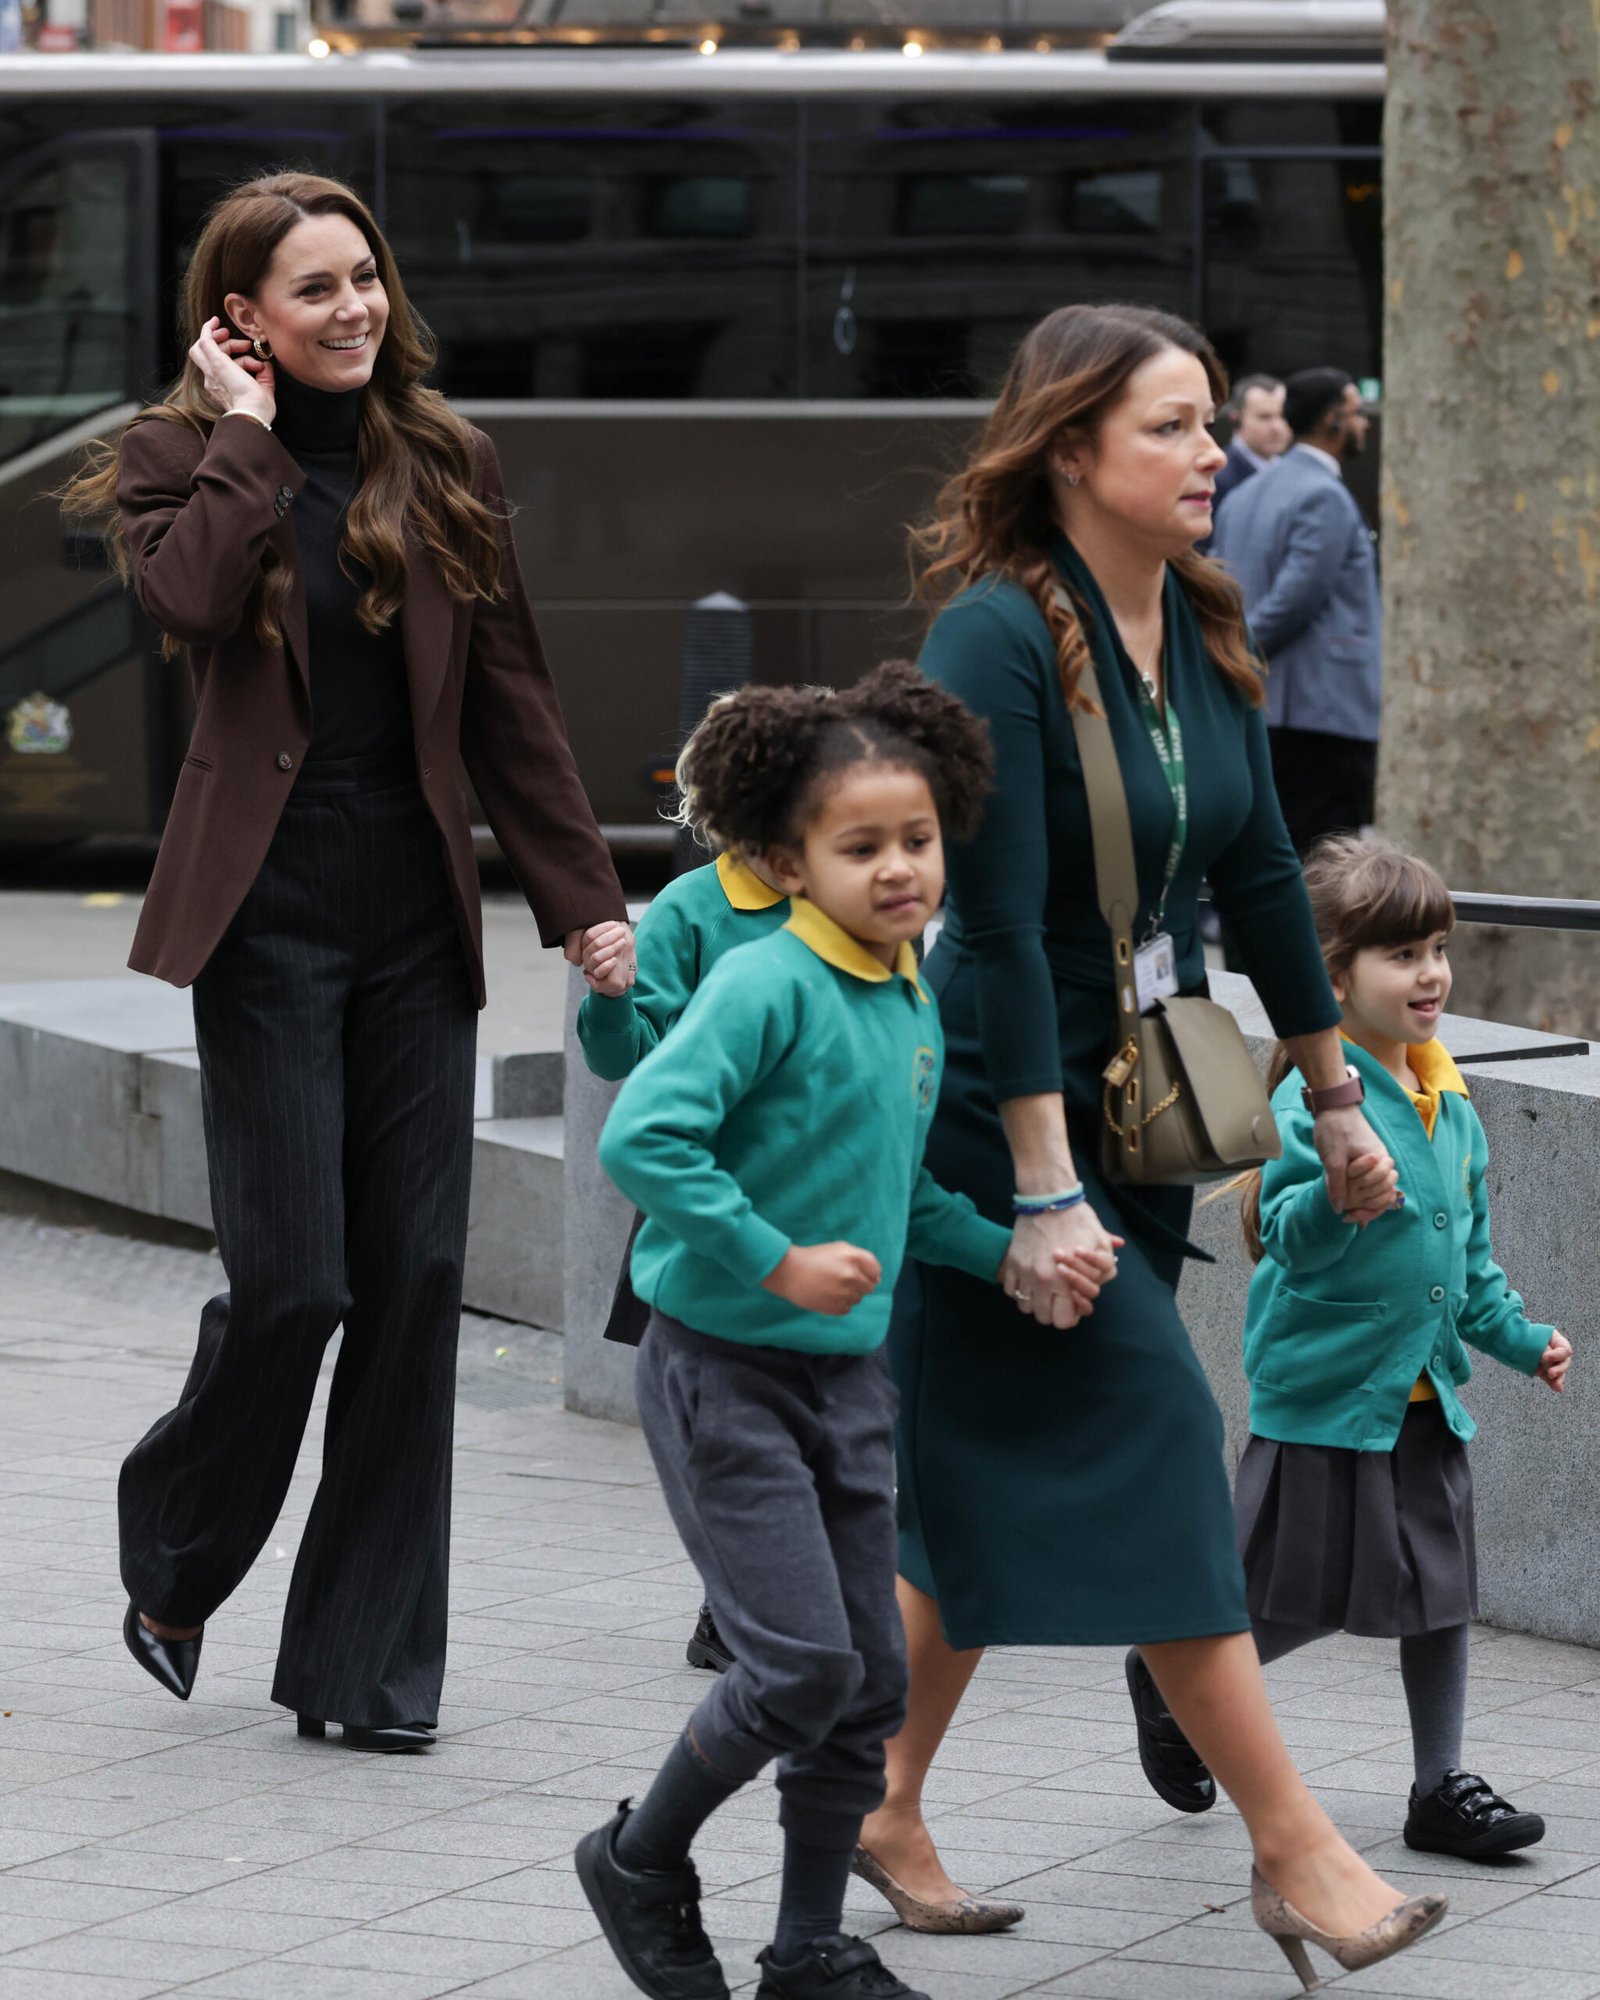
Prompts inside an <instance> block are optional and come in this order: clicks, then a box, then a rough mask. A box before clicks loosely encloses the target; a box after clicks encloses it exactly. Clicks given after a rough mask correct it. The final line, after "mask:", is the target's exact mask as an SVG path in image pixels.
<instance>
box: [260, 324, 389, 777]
mask: <svg viewBox="0 0 1600 2000" xmlns="http://www.w3.org/2000/svg"><path fill="white" fill-rule="evenodd" d="M276 372H277V390H276V401H277V406H278V407H277V415H276V416H275V417H274V418H273V423H272V428H273V431H274V433H275V435H276V436H277V438H278V441H279V442H280V443H281V444H282V445H284V446H285V448H286V449H287V450H288V452H289V454H290V456H291V457H292V458H293V459H294V461H295V463H296V464H297V465H298V466H299V467H300V469H301V471H302V472H304V474H305V475H306V483H305V485H304V486H303V487H302V488H301V489H300V494H299V497H298V498H297V499H296V501H295V504H294V536H295V546H296V548H297V549H298V551H299V555H300V573H301V576H302V578H303V579H304V582H305V592H306V627H307V631H308V633H309V635H310V641H311V660H310V675H311V748H310V750H309V752H308V753H307V759H306V761H307V762H308V763H321V762H323V761H324V760H325V759H327V758H332V757H370V756H381V755H385V754H401V755H408V754H410V752H411V748H412V734H411V699H410V694H409V691H408V689H407V686H406V658H405V648H404V646H403V644H402V642H401V637H400V620H399V618H398V617H396V618H395V619H394V620H393V621H392V622H391V623H390V624H389V626H388V627H387V628H386V629H385V630H384V631H382V632H369V631H368V630H367V628H366V627H365V626H364V625H363V624H362V623H361V621H360V619H359V618H357V616H356V605H357V604H358V603H359V602H360V598H361V593H362V591H363V590H364V589H365V588H366V585H367V581H368V578H367V572H366V571H365V570H364V569H363V568H362V567H361V566H360V565H359V564H352V567H353V568H354V569H355V571H356V578H357V579H359V580H354V579H352V578H351V577H349V576H347V575H346V574H345V572H344V571H343V570H342V569H341V568H340V567H339V543H340V540H341V539H342V537H343V535H344V516H345V509H346V507H347V506H348V505H349V504H350V496H351V494H352V493H353V492H354V491H355V484H356V440H357V437H358V435H359V432H360V428H361V400H362V396H363V395H364V393H365V392H364V391H363V390H361V389H347V390H342V391H339V392H330V391H329V390H326V389H311V388H308V387H307V386H306V385H305V383H303V382H297V381H296V380H295V379H294V377H293V376H292V375H290V374H288V373H287V372H286V371H285V369H284V367H283V364H282V363H281V362H280V363H279V364H278V368H277V371H276Z"/></svg>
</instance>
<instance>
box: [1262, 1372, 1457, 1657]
mask: <svg viewBox="0 0 1600 2000" xmlns="http://www.w3.org/2000/svg"><path fill="white" fill-rule="evenodd" d="M1234 1517H1235V1521H1236V1523H1237V1526H1238V1532H1239V1554H1240V1556H1241V1557H1242V1558H1243V1560H1244V1570H1245V1583H1246V1595H1247V1601H1248V1603H1249V1606H1250V1615H1251V1617H1252V1618H1269V1619H1272V1620H1273V1621H1274V1622H1276V1623H1281V1624H1285V1625H1318V1626H1327V1627H1331V1628H1332V1629H1334V1630H1343V1631H1346V1632H1355V1633H1358V1634H1360V1635H1361V1636H1362V1637H1365V1638H1371V1639H1397V1638H1400V1639H1408V1638H1411V1637H1412V1636H1413V1635H1414V1634H1416V1633H1419V1632H1436V1631H1439V1630H1441V1629H1442V1628H1443V1627H1445V1626H1447V1625H1462V1624H1465V1623H1467V1622H1468V1621H1469V1620H1471V1619H1473V1618H1476V1617H1477V1615H1478V1558H1477V1546H1476V1542H1475V1539H1474V1535H1473V1525H1472V1471H1471V1468H1470V1467H1469V1465H1468V1463H1467V1448H1466V1446H1465V1445H1464V1444H1463V1443H1462V1442H1461V1440H1460V1439H1459V1438H1458V1437H1457V1436H1456V1435H1455V1433H1454V1432H1453V1431H1452V1430H1451V1429H1450V1426H1449V1425H1448V1424H1447V1423H1446V1422H1445V1420H1444V1413H1443V1411H1442V1410H1441V1409H1440V1407H1439V1405H1438V1404H1437V1403H1436V1402H1425V1403H1412V1404H1409V1405H1408V1406H1407V1409H1406V1415H1405V1421H1404V1423H1403V1424H1402V1425H1401V1427H1400V1436H1399V1438H1398V1440H1397V1441H1396V1443H1395V1447H1394V1450H1393V1451H1346V1450H1342V1449H1340V1448H1338V1447H1336V1446H1333V1445H1320V1444H1278V1443H1275V1442H1273V1441H1272V1440H1271V1439H1269V1438H1260V1437H1252V1438H1251V1440H1250V1442H1249V1444H1248V1445H1247V1446H1246V1447H1245V1452H1244V1456H1243V1458H1242V1459H1241V1460H1240V1461H1239V1471H1238V1476H1237V1478H1236V1480H1235V1482H1234Z"/></svg>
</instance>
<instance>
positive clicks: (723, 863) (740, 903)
mask: <svg viewBox="0 0 1600 2000" xmlns="http://www.w3.org/2000/svg"><path fill="white" fill-rule="evenodd" d="M717 880H718V881H719V882H720V883H721V884H722V893H723V895H725V896H726V897H727V899H728V901H729V902H730V903H731V904H732V905H733V907H734V909H736V910H770V909H771V908H772V906H773V904H774V903H781V902H782V901H783V891H782V890H781V889H773V888H769V887H768V885H767V884H766V883H765V882H763V881H762V879H761V877H760V876H759V875H758V874H757V873H756V871H755V870H754V869H753V868H752V867H751V866H750V864H749V863H748V862H746V861H741V860H740V859H739V857H738V855H737V854H734V853H733V852H732V851H731V850H725V851H724V852H723V853H721V854H719V855H718V856H717Z"/></svg>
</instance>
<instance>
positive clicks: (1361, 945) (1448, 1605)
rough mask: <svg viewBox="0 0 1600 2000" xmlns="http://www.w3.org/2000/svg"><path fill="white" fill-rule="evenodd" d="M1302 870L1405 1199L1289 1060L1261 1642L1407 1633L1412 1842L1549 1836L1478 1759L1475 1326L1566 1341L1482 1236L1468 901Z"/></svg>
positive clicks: (1267, 1322) (1373, 876) (1509, 1344)
mask: <svg viewBox="0 0 1600 2000" xmlns="http://www.w3.org/2000/svg"><path fill="white" fill-rule="evenodd" d="M1306 886H1307V888H1308V889H1309V891H1310V895H1311V906H1312V911H1313V914H1314V916H1315V919H1316V924H1317V931H1318V935H1319V936H1320V938H1321V940H1322V948H1323V955H1324V957H1325V959H1326V961H1327V966H1328V972H1329V975H1330V977H1331V979H1332V982H1333V990H1334V993H1335V995H1336V996H1337V997H1338V1000H1339V1002H1340V1005H1341V1007H1342V1008H1343V1011H1344V1034H1345V1038H1346V1041H1347V1043H1348V1044H1349V1055H1350V1065H1351V1074H1352V1075H1353V1076H1356V1077H1359V1078H1360V1080H1361V1083H1362V1085H1363V1086H1364V1088H1365V1092H1366V1096H1365V1109H1366V1114H1367V1117H1368V1120H1369V1121H1370V1123H1371V1125H1372V1127H1373V1130H1374V1131H1375V1132H1376V1133H1377V1135H1378V1137H1379V1139H1380V1140H1381V1141H1382V1142H1383V1144H1384V1145H1385V1147H1387V1149H1388V1152H1389V1154H1390V1156H1391V1158H1392V1161H1393V1164H1392V1166H1391V1165H1390V1164H1389V1163H1388V1162H1377V1161H1369V1162H1368V1163H1367V1166H1368V1170H1369V1173H1375V1174H1377V1175H1378V1176H1379V1177H1381V1178H1383V1179H1385V1180H1386V1181H1387V1183H1388V1185H1390V1186H1394V1185H1395V1184H1396V1183H1398V1187H1399V1190H1400V1195H1401V1197H1402V1198H1401V1200H1400V1202H1399V1205H1398V1206H1396V1207H1395V1208H1393V1209H1392V1210H1391V1211H1390V1212H1389V1213H1387V1214H1384V1215H1381V1216H1380V1217H1379V1218H1378V1219H1377V1220H1376V1221H1375V1222H1372V1223H1370V1224H1369V1225H1368V1226H1367V1227H1365V1228H1357V1227H1356V1225H1355V1224H1354V1223H1351V1222H1347V1221H1346V1220H1345V1219H1344V1217H1343V1216H1341V1215H1338V1214H1336V1213H1335V1212H1334V1210H1333V1209H1332V1208H1330V1207H1329V1205H1328V1198H1327V1194H1326V1192H1325V1186H1326V1183H1325V1181H1324V1178H1323V1171H1322V1165H1321V1162H1320V1161H1319V1160H1318V1158H1317V1154H1316V1149H1315V1147H1314V1145H1313V1143H1312V1119H1311V1115H1310V1113H1309V1112H1308V1111H1307V1110H1306V1109H1305V1107H1304V1105H1303V1104H1302V1102H1301V1079H1300V1076H1299V1074H1298V1072H1295V1071H1291V1070H1289V1069H1288V1067H1287V1064H1286V1063H1285V1062H1284V1061H1283V1060H1282V1059H1281V1056H1280V1058H1279V1059H1278V1060H1277V1061H1276V1063H1275V1068H1274V1072H1273V1079H1272V1080H1273V1081H1274V1082H1275V1083H1276V1086H1277V1087H1276V1089H1275V1091H1274V1094H1273V1099H1272V1108H1273V1111H1274V1112H1275V1114H1276V1116H1277V1120H1278V1129H1279V1131H1280V1132H1281V1133H1282V1136H1283V1156H1282V1158H1281V1159H1279V1160H1275V1161H1270V1162H1269V1163H1268V1164H1267V1166H1266V1167H1265V1168H1264V1169H1263V1170H1262V1173H1261V1175H1260V1176H1259V1177H1254V1176H1252V1180H1253V1182H1254V1185H1253V1186H1251V1188H1250V1189H1249V1191H1248V1192H1247V1194H1246V1197H1245V1233H1246V1237H1247V1240H1248V1241H1249V1242H1250V1245H1251V1249H1252V1252H1253V1254H1254V1255H1255V1257H1256V1258H1257V1260H1258V1262H1257V1267H1256V1273H1255V1276H1254V1278H1253V1279H1252V1280H1251V1285H1250V1301H1249V1308H1248V1313H1247V1316H1246V1321H1245V1336H1244V1365H1245V1373H1246V1375H1247V1376H1248V1377H1249V1381H1250V1430H1251V1437H1250V1442H1249V1444H1248V1445H1247V1446H1246V1448H1245V1453H1244V1457H1243V1458H1242V1460H1241V1461H1240V1465H1239V1473H1238V1478H1237V1481H1236V1484H1235V1494H1234V1500H1235V1511H1236V1514H1237V1518H1238V1528H1239V1547H1240V1553H1241V1554H1242V1556H1243V1557H1244V1565H1245V1576H1246V1581H1247V1586H1248V1601H1249V1606H1250V1615H1251V1621H1252V1624H1253V1627H1254V1630H1255V1635H1256V1643H1257V1646H1258V1648H1259V1649H1260V1653H1261V1658H1262V1660H1263V1662H1266V1661H1269V1660H1275V1659H1279V1658H1281V1657H1282V1656H1283V1655H1284V1654H1285V1653H1288V1652H1290V1651H1292V1650H1293V1649H1294V1648H1296V1647H1298V1646H1303V1645H1306V1644H1307V1643H1308V1642H1309V1641H1311V1640H1313V1639H1320V1638H1323V1637H1325V1636H1326V1635H1327V1634H1328V1633H1330V1632H1334V1631H1339V1630H1343V1631H1346V1632H1355V1633H1361V1634H1365V1635H1367V1636H1369V1637H1379V1638H1397V1639H1398V1640H1399V1642H1400V1674H1401V1679H1402V1681H1403V1683H1404V1685H1405V1692H1406V1703H1407V1707H1408V1709H1409V1712H1410V1717H1411V1736H1412V1751H1413V1761H1414V1764H1415V1778H1416V1782H1415V1784H1414V1785H1413V1787H1412V1791H1411V1799H1410V1807H1409V1811H1408V1813H1407V1817H1406V1823H1405V1841H1406V1845H1407V1846H1408V1847H1413V1848H1420V1849H1422V1850H1424V1851H1426V1852H1429V1853H1434V1854H1455V1855H1460V1856H1462V1857H1463V1858H1464V1859H1467V1860H1486V1859H1488V1858H1490V1857H1492V1856H1495V1855H1500V1854H1507V1853H1509V1852H1511V1850H1512V1849H1514V1848H1519V1847H1529V1846H1531V1845H1533V1843H1534V1842H1536V1841H1538V1840H1541V1839H1543V1837H1544V1821H1543V1820H1542V1819H1541V1818H1540V1817H1539V1815H1538V1814H1537V1813H1531V1812H1519V1811H1517V1810H1516V1808H1515V1807H1514V1806H1512V1805H1510V1804H1508V1803H1507V1801H1506V1800H1505V1799H1502V1798H1500V1797H1499V1796H1497V1794H1496V1793H1495V1792H1494V1791H1493V1790H1492V1789H1491V1788H1490V1786H1489V1785H1488V1784H1486V1783H1485V1781H1484V1780H1483V1779H1482V1778H1480V1777H1477V1776H1475V1775H1474V1774H1473V1773H1471V1772H1468V1771H1464V1770H1463V1769H1462V1768H1461V1737H1462V1728H1463V1718H1464V1714H1465V1707H1466V1683H1467V1638H1468V1630H1469V1623H1470V1621H1471V1619H1473V1618H1474V1617H1475V1616H1476V1615H1477V1608H1478V1606H1477V1569H1476V1558H1475V1553H1474V1542H1473V1518H1472V1475H1471V1471H1470V1469H1469V1467H1468V1464H1467V1451H1466V1446H1467V1441H1468V1440H1469V1439H1470V1438H1471V1437H1472V1435H1473V1433H1474V1431H1475V1430H1476V1428H1477V1427H1476V1425H1475V1424H1474V1423H1473V1421H1472V1418H1471V1417H1470V1416H1469V1415H1468V1414H1467V1411H1466V1409H1465V1407H1464V1406H1463V1404H1462V1402H1461V1399H1460V1397H1459V1395H1458V1394H1457V1391H1458V1390H1459V1388H1460V1386H1461V1385H1462V1384H1463V1383H1464V1382H1465V1381H1466V1380H1467V1379H1468V1377H1469V1376H1470V1375H1471V1373H1472V1367H1471V1363H1470V1362H1469V1361H1468V1359H1467V1348H1468V1347H1469V1346H1471V1347H1475V1348H1477V1349H1478V1350H1479V1351H1480V1352H1481V1353H1484V1354H1488V1355H1491V1356H1492V1357H1493V1358H1494V1359H1495V1360H1497V1361H1501V1362H1504V1363H1505V1364H1506V1366H1507V1367H1510V1368H1517V1369H1520V1370H1521V1371H1522V1373H1524V1374H1526V1375H1536V1376H1538V1377H1539V1379H1540V1380H1541V1381H1543V1382H1545V1383H1546V1384H1547V1385H1548V1386H1549V1387H1550V1388H1551V1389H1555V1390H1558V1391H1559V1390H1560V1389H1561V1388H1562V1387H1563V1385H1564V1383H1565V1380H1566V1373H1567V1366H1568V1363H1569V1361H1570V1360H1571V1356H1572V1347H1571V1343H1570V1342H1569V1341H1568V1340H1567V1339H1566V1337H1565V1335H1563V1334H1561V1333H1558V1332H1557V1331H1556V1330H1555V1328H1554V1327H1549V1326H1540V1325H1536V1324H1534V1323H1533V1322H1531V1321H1530V1320H1529V1319H1528V1317H1527V1314H1526V1313H1525V1312H1524V1311H1523V1307H1522V1300H1521V1298H1520V1297H1519V1296H1518V1295H1517V1293H1516V1292H1514V1291H1513V1290H1512V1289H1511V1286H1510V1284H1509V1283H1508V1282H1507V1279H1506V1275H1505V1273H1504V1271H1502V1270H1501V1268H1500V1266H1499V1265H1498V1264H1497V1263H1496V1262H1495V1261H1494V1258H1493V1256H1492V1255H1491V1253H1490V1249H1489V1211H1488V1201H1487V1196H1486V1193H1485V1186H1484V1182H1485V1171H1486V1168H1487V1165H1488V1145H1487V1142H1486V1141H1485V1139H1484V1133H1483V1127H1482V1125H1481V1124H1480V1123H1479V1121H1478V1115H1477V1113H1476V1112H1475V1111H1474V1110H1473V1108H1472V1105H1471V1103H1470V1102H1469V1100H1468V1097H1467V1087H1466V1085H1465V1084H1464V1083H1463V1082H1462V1080H1461V1073H1460V1071H1459V1070H1458V1069H1457V1068H1456V1066H1455V1064H1454V1063H1453V1062H1452V1061H1451V1060H1450V1057H1449V1055H1448V1054H1447V1053H1446V1052H1445V1050H1444V1049H1443V1047H1442V1046H1441V1045H1440V1044H1439V1042H1438V1041H1437V1040H1436V1036H1437V1033H1438V1027H1439V1020H1440V1016H1441V1015H1442V1013H1443V1012H1444V1007H1445V1002H1446V1001H1447V1000H1448V999H1449V997H1450V983H1451V974H1450V961H1449V957H1448V946H1449V940H1450V933H1451V930H1452V928H1453V927H1454V924H1455V911H1454V909H1453V908H1452V906H1451V902H1450V895H1449V892H1448V890H1447V889H1446V888H1445V886H1444V883H1443V882H1442V881H1441V880H1440V878H1439V876H1438V875H1437V874H1436V873H1435V872H1434V870H1433V869H1432V868H1430V867H1428V865H1427V864H1426V863H1425V862H1422V861H1418V860H1415V859H1414V858H1413V857H1412V856H1410V855H1408V854H1403V853H1401V852H1400V851H1399V850H1398V849H1396V848H1394V847H1391V846H1389V845H1387V844H1386V843H1383V842H1380V841H1375V840H1359V839H1355V838H1353V837H1338V838H1334V839H1331V840H1327V841H1324V842H1323V843H1322V844H1321V845H1320V846H1319V847H1318V848H1317V849H1316V850H1315V852H1314V853H1313V855H1312V857H1311V860H1310V861H1309V863H1308V864H1307V867H1306Z"/></svg>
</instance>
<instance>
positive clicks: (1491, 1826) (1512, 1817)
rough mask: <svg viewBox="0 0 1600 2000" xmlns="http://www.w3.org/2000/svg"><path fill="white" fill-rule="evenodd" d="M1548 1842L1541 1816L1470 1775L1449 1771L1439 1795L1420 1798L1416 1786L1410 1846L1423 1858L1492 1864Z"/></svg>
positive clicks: (1407, 1839) (1409, 1827) (1408, 1820)
mask: <svg viewBox="0 0 1600 2000" xmlns="http://www.w3.org/2000/svg"><path fill="white" fill-rule="evenodd" d="M1543 1839H1544V1821H1543V1820H1542V1819H1541V1818H1540V1817H1539V1815H1538V1814H1537V1813H1531V1812H1518V1811H1517V1809H1516V1807H1515V1806H1514V1805H1512V1804H1510V1802H1509V1801H1508V1800H1506V1799H1503V1798H1501V1797H1500V1795H1499V1793H1498V1792H1494V1791H1491V1790H1490V1788H1489V1786H1488V1785H1487V1784H1486V1783H1485V1782H1484V1780H1483V1779H1482V1778H1477V1777H1474V1776H1473V1774H1472V1773H1471V1772H1470V1771H1446V1772H1445V1774H1444V1777H1443V1778H1442V1779H1441V1780H1440V1783H1439V1788H1438V1790H1437V1791H1434V1792H1429V1793H1428V1795H1427V1797H1426V1798H1420V1799H1419V1798H1418V1797H1417V1788H1416V1786H1415V1785H1413V1786H1412V1787H1411V1810H1410V1811H1409V1812H1408V1813H1407V1814H1406V1830H1405V1843H1406V1846H1407V1847H1415V1848H1417V1849H1418V1850H1419V1851H1420V1852H1421V1853H1423V1854H1457V1855H1459V1856H1460V1857H1461V1859H1462V1860H1463V1861H1487V1860H1489V1859H1490V1858H1491V1857H1492V1856H1494V1855H1496V1854H1510V1853H1512V1852H1513V1850H1514V1849H1516V1848H1519V1847H1532V1846H1533V1845H1534V1844H1535V1843H1536V1842H1537V1841H1541V1840H1543Z"/></svg>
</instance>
